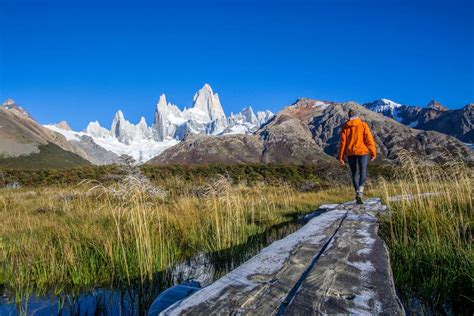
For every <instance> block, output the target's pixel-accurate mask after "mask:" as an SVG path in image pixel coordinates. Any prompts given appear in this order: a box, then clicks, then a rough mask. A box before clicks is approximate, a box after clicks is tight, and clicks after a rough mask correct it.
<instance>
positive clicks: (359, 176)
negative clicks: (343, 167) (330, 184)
mask: <svg viewBox="0 0 474 316" xmlns="http://www.w3.org/2000/svg"><path fill="white" fill-rule="evenodd" d="M347 160H348V161H349V167H350V168H351V175H352V184H354V189H355V190H356V192H359V188H360V187H361V186H364V185H365V179H366V177H367V163H368V162H369V155H363V156H348V157H347Z"/></svg>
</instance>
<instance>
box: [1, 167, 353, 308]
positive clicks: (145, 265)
mask: <svg viewBox="0 0 474 316" xmlns="http://www.w3.org/2000/svg"><path fill="white" fill-rule="evenodd" d="M128 181H129V182H128V184H127V187H126V190H123V187H117V184H112V185H102V184H100V183H98V182H85V183H81V184H80V185H77V186H66V187H43V188H34V189H27V188H24V189H21V190H3V191H1V193H0V216H1V218H2V225H0V238H1V239H0V251H1V252H0V264H1V266H0V267H1V269H0V283H1V284H2V285H4V286H5V288H6V289H7V290H8V291H9V292H10V294H11V295H13V296H16V300H17V301H21V300H22V299H25V298H27V296H28V295H29V294H30V293H32V292H35V294H39V295H41V294H45V293H46V292H52V293H56V294H59V293H61V292H63V291H65V290H67V291H68V292H80V291H82V290H88V289H90V288H91V287H95V286H110V285H117V284H119V285H125V286H126V285H127V284H130V283H132V282H137V280H138V281H139V282H144V281H145V280H149V279H151V278H152V277H153V275H154V273H156V272H157V271H162V270H164V269H166V268H167V267H170V266H172V265H174V264H176V263H177V262H179V261H181V260H183V259H185V258H188V257H190V256H192V255H193V254H196V253H198V252H212V251H218V250H222V249H229V248H230V249H231V248H232V247H235V246H238V245H240V244H242V243H244V242H245V241H246V240H247V239H248V238H249V236H252V235H255V234H257V233H261V232H263V231H264V230H265V229H267V228H269V227H272V226H273V225H276V224H279V223H282V222H285V221H288V220H289V219H290V218H291V217H292V216H293V215H294V214H295V213H305V212H308V211H310V210H313V209H314V208H316V207H317V206H318V205H319V204H322V203H327V202H342V201H344V200H347V198H348V196H349V192H350V190H349V189H347V188H345V187H342V188H334V189H331V190H325V191H318V192H300V191H298V190H296V189H294V187H292V186H289V185H287V184H284V183H275V184H273V185H268V184H266V185H265V184H261V183H256V184H254V185H252V186H246V185H243V184H234V183H232V181H231V180H230V179H229V178H227V177H224V176H217V177H215V178H213V179H210V180H209V181H207V182H206V183H201V184H200V186H199V187H196V184H192V185H190V184H189V183H186V181H184V180H182V179H181V178H178V177H170V178H169V179H168V182H169V185H168V187H169V188H179V189H172V190H170V189H167V188H166V187H164V188H162V189H161V190H160V191H159V192H165V193H166V194H151V193H150V190H148V189H147V190H144V189H143V187H141V185H140V183H139V181H138V182H137V183H135V182H134V181H133V179H128ZM132 184H133V185H132ZM119 185H120V184H119ZM146 185H147V186H149V183H147V184H146ZM117 192H120V194H117Z"/></svg>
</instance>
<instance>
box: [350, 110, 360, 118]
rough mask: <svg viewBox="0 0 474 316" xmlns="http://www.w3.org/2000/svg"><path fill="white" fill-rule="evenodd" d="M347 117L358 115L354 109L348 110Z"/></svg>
mask: <svg viewBox="0 0 474 316" xmlns="http://www.w3.org/2000/svg"><path fill="white" fill-rule="evenodd" d="M348 114H349V117H354V116H357V115H358V114H359V113H358V112H357V110H356V109H349V113H348Z"/></svg>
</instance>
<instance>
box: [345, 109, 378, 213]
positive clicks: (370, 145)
mask: <svg viewBox="0 0 474 316" xmlns="http://www.w3.org/2000/svg"><path fill="white" fill-rule="evenodd" d="M348 114H349V120H348V121H347V122H346V123H345V124H344V126H343V127H342V130H341V139H340V142H339V153H338V159H339V163H340V164H341V165H342V166H344V165H345V162H344V157H347V161H348V162H349V167H350V169H351V176H352V184H353V185H354V189H355V192H356V203H357V204H363V203H364V202H363V200H362V195H363V193H364V186H365V180H366V177H367V163H368V160H369V155H370V161H374V160H375V157H376V155H377V151H376V148H375V141H374V137H373V136H372V133H371V132H370V128H369V126H368V125H367V123H365V122H363V121H362V120H361V119H360V118H359V116H358V113H357V111H356V110H355V109H350V110H349V113H348ZM357 171H358V172H357ZM357 173H358V177H357Z"/></svg>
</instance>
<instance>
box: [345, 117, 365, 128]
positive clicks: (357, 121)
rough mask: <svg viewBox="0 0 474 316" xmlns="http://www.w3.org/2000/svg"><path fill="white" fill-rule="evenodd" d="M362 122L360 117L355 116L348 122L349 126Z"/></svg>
mask: <svg viewBox="0 0 474 316" xmlns="http://www.w3.org/2000/svg"><path fill="white" fill-rule="evenodd" d="M360 124H362V120H361V119H360V118H355V119H352V120H349V121H347V122H346V126H347V127H353V126H357V125H360Z"/></svg>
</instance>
